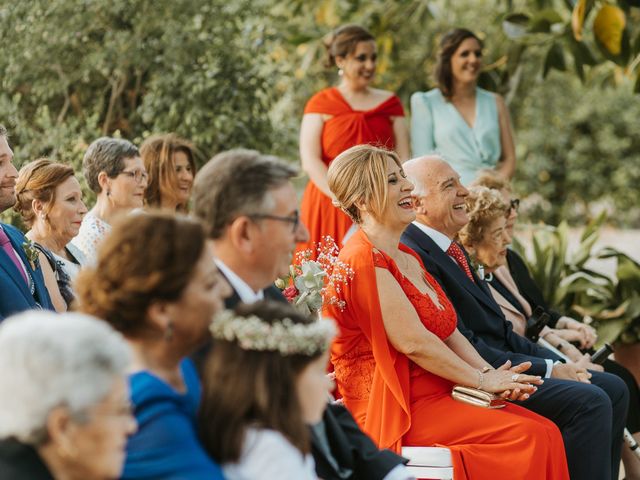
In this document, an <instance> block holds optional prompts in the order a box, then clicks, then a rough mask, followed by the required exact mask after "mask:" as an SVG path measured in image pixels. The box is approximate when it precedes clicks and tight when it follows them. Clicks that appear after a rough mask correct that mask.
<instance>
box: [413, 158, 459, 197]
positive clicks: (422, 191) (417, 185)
mask: <svg viewBox="0 0 640 480" xmlns="http://www.w3.org/2000/svg"><path fill="white" fill-rule="evenodd" d="M426 160H440V161H442V162H444V163H448V162H447V161H446V160H445V158H444V157H443V156H442V155H440V154H439V153H437V152H434V153H430V154H427V155H422V156H420V157H414V158H411V159H409V160H407V161H406V162H404V163H403V164H402V168H403V169H404V172H405V174H406V175H407V178H408V179H409V180H410V181H411V183H413V191H412V192H411V194H412V195H414V196H416V197H424V196H425V195H426V194H427V189H426V187H425V185H424V181H421V178H420V175H418V174H417V173H416V170H417V169H420V168H421V166H422V162H424V161H426ZM423 168H424V167H423Z"/></svg>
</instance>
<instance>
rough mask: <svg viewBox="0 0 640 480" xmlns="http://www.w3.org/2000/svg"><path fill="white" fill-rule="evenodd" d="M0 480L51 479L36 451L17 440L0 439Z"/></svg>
mask: <svg viewBox="0 0 640 480" xmlns="http://www.w3.org/2000/svg"><path fill="white" fill-rule="evenodd" d="M0 480H53V476H52V475H51V473H49V470H47V467H46V466H45V465H44V463H43V462H42V460H41V459H40V456H39V455H38V452H36V450H35V449H34V448H33V447H30V446H28V445H24V444H23V443H20V442H18V441H17V440H12V439H6V440H0Z"/></svg>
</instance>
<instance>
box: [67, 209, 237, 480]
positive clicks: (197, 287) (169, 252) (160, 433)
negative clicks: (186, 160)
mask: <svg viewBox="0 0 640 480" xmlns="http://www.w3.org/2000/svg"><path fill="white" fill-rule="evenodd" d="M77 285H78V288H77V290H78V299H79V302H80V307H81V309H82V310H83V311H85V312H91V313H92V314H93V315H95V316H96V317H98V318H102V319H104V320H106V321H107V322H109V323H110V324H111V325H112V326H113V327H114V328H115V329H116V330H118V331H120V332H121V333H122V334H123V335H124V337H125V338H126V340H127V341H128V343H129V344H130V346H131V348H132V350H133V358H134V361H133V365H132V370H131V375H130V377H129V381H130V386H131V400H132V403H133V406H134V413H135V416H136V420H137V422H138V431H137V433H136V434H135V435H133V436H132V437H130V439H129V442H128V444H127V458H126V461H125V466H124V471H123V474H122V478H125V479H152V478H153V479H160V478H161V479H163V480H178V479H186V478H188V479H189V480H222V478H223V476H222V471H221V469H220V467H219V466H218V465H217V464H216V463H215V462H214V461H213V460H211V459H210V458H209V456H208V455H207V454H206V453H205V451H204V450H203V448H202V446H201V444H200V442H199V440H198V437H197V433H196V432H197V429H196V425H195V419H196V411H197V409H198V406H199V403H200V393H201V391H200V382H199V380H198V377H197V374H196V371H195V368H194V366H193V364H192V363H191V360H189V359H188V358H187V356H188V355H190V354H191V353H193V352H195V351H196V350H197V349H198V348H199V347H200V346H202V344H203V343H204V342H205V341H206V340H207V338H208V336H209V331H208V326H209V323H210V321H211V319H212V318H213V316H214V315H215V314H216V313H217V312H218V311H219V310H221V309H222V308H223V300H224V297H226V296H228V295H229V294H230V293H231V289H230V287H229V285H228V284H227V282H226V280H225V279H224V278H223V277H222V276H221V274H220V273H219V271H218V269H217V267H216V264H215V262H214V259H213V255H212V250H211V248H210V247H209V245H208V244H207V240H206V235H205V231H204V228H203V227H202V225H201V224H200V223H198V222H196V221H195V220H190V219H188V218H186V217H181V216H178V217H176V216H174V215H171V214H163V213H138V214H135V215H128V216H127V217H125V218H122V219H121V221H120V222H119V223H117V224H115V225H114V227H113V230H112V231H111V233H110V234H109V236H108V237H106V238H105V240H104V242H103V243H102V244H101V246H100V249H99V251H98V262H97V265H96V266H95V267H93V268H89V269H87V270H85V271H82V272H80V275H79V277H78V281H77Z"/></svg>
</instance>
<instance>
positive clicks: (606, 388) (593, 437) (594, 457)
mask: <svg viewBox="0 0 640 480" xmlns="http://www.w3.org/2000/svg"><path fill="white" fill-rule="evenodd" d="M591 373H592V374H593V376H592V377H591V384H590V385H589V384H585V383H580V382H574V381H570V380H558V379H555V378H547V379H545V381H544V384H543V385H541V386H540V387H539V388H538V391H537V392H536V393H534V394H533V395H532V396H531V397H530V398H529V399H527V400H526V401H524V402H522V403H521V404H522V406H524V407H526V408H528V409H529V410H531V411H533V412H535V413H538V414H539V415H542V416H544V417H546V418H548V419H549V420H551V421H553V422H554V423H555V424H556V425H557V426H558V428H559V429H560V432H561V433H562V438H563V439H564V448H565V451H566V454H567V463H568V464H569V473H570V475H571V478H572V480H610V479H611V480H617V479H618V470H619V468H620V454H621V448H622V432H623V430H624V427H625V422H626V419H627V409H628V406H629V391H628V390H627V386H626V385H625V384H624V382H623V381H622V380H621V379H620V378H618V377H616V376H615V375H611V374H609V373H606V372H605V373H601V372H591Z"/></svg>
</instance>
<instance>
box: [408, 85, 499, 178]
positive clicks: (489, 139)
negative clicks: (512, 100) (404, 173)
mask: <svg viewBox="0 0 640 480" xmlns="http://www.w3.org/2000/svg"><path fill="white" fill-rule="evenodd" d="M411 149H412V150H413V157H419V156H422V155H427V154H430V153H437V154H439V155H441V156H442V157H443V158H444V159H445V160H446V161H447V162H448V163H449V164H450V165H451V166H452V167H453V168H454V169H455V170H456V172H458V174H459V175H460V178H461V182H462V183H463V184H464V185H467V184H469V182H471V181H472V180H473V179H474V178H475V177H476V176H477V174H478V172H479V171H480V170H485V169H492V168H495V167H496V165H497V163H498V160H500V154H501V144H500V123H499V120H498V105H497V103H496V96H495V94H493V93H491V92H489V91H487V90H483V89H482V88H476V119H475V122H474V124H473V128H471V127H470V126H469V124H467V122H466V121H465V120H464V118H463V117H462V115H460V112H458V110H457V109H456V107H454V106H453V104H452V103H450V102H448V101H447V99H445V98H444V96H443V95H442V93H441V92H440V90H439V89H437V88H434V89H433V90H429V91H428V92H416V93H414V94H413V95H411Z"/></svg>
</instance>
